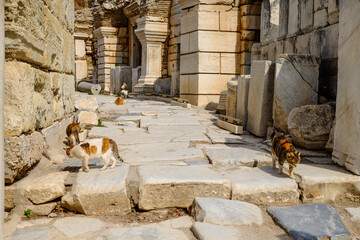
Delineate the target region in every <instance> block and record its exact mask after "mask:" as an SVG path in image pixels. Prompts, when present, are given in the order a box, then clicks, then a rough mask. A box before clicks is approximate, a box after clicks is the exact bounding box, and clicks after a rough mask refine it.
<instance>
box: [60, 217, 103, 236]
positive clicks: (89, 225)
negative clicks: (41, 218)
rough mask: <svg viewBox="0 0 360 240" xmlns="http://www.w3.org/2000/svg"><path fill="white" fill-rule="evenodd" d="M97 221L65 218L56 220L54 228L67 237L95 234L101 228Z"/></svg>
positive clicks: (86, 218) (82, 218) (100, 223)
mask: <svg viewBox="0 0 360 240" xmlns="http://www.w3.org/2000/svg"><path fill="white" fill-rule="evenodd" d="M102 225H103V223H102V222H101V221H100V220H99V219H95V218H89V217H66V218H61V219H58V220H56V222H55V223H54V227H55V228H56V229H57V230H59V231H60V232H62V233H63V234H64V235H65V236H67V237H74V236H76V235H79V234H82V233H88V232H95V231H98V230H100V229H101V228H102Z"/></svg>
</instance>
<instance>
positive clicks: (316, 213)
mask: <svg viewBox="0 0 360 240" xmlns="http://www.w3.org/2000/svg"><path fill="white" fill-rule="evenodd" d="M267 212H268V213H269V214H270V215H271V216H272V217H273V219H274V221H275V222H276V223H277V224H279V225H280V226H281V227H282V228H283V229H285V231H286V232H287V233H288V234H290V235H291V236H293V237H294V238H295V239H319V240H320V239H324V238H329V239H350V238H351V234H350V233H349V231H348V230H347V228H346V226H345V225H344V223H343V221H342V220H341V217H340V215H339V214H338V212H337V211H336V209H335V208H333V207H332V206H330V205H326V204H323V203H312V204H304V205H298V206H292V207H273V206H271V207H268V208H267Z"/></svg>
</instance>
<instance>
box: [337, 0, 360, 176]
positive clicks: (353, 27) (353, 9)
mask: <svg viewBox="0 0 360 240" xmlns="http://www.w3.org/2000/svg"><path fill="white" fill-rule="evenodd" d="M359 11H360V6H359V4H357V1H355V0H350V1H340V21H339V22H340V23H339V51H338V54H339V61H338V69H339V70H338V71H339V72H338V77H339V80H338V88H337V98H336V100H337V101H336V128H335V139H334V152H333V160H334V161H335V162H336V163H338V164H340V165H345V167H346V168H347V169H348V170H350V171H351V172H353V173H355V174H358V175H360V153H359V142H360V134H359V131H360V125H359V124H360V123H359V121H358V116H359V113H360V107H359V106H360V105H359V104H360V101H359V94H357V91H358V89H359V78H358V76H359V74H360V69H359V66H358V65H357V64H356V61H357V59H358V56H359V54H360V52H359V51H360V49H359V48H354V45H356V44H357V42H358V39H359V38H360V28H359V26H360V19H359V18H358V17H356V16H357V15H356V14H357V13H358V12H359Z"/></svg>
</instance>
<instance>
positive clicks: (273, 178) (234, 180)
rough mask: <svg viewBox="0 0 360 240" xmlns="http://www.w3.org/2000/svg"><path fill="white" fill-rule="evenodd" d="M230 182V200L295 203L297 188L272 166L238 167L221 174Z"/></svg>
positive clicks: (258, 202) (297, 199)
mask: <svg viewBox="0 0 360 240" xmlns="http://www.w3.org/2000/svg"><path fill="white" fill-rule="evenodd" d="M222 175H224V176H226V177H228V178H229V179H230V180H231V185H232V199H233V200H240V201H246V202H250V203H254V204H269V203H297V202H298V201H299V192H298V186H297V184H296V182H295V180H293V179H291V178H289V176H288V175H287V174H282V175H280V174H279V172H278V171H277V169H276V170H273V169H272V166H264V167H259V168H249V167H240V168H238V169H236V170H228V171H224V172H222Z"/></svg>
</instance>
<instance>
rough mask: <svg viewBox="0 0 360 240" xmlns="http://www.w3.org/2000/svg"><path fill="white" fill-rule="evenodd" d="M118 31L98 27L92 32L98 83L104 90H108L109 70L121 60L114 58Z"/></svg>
mask: <svg viewBox="0 0 360 240" xmlns="http://www.w3.org/2000/svg"><path fill="white" fill-rule="evenodd" d="M117 33H118V29H117V28H114V27H100V28H98V29H96V30H94V37H95V38H96V40H97V44H98V62H97V67H98V83H99V84H100V85H101V86H102V87H103V88H104V89H105V90H106V91H109V89H110V69H111V68H114V67H115V65H117V64H120V63H122V58H121V57H120V58H118V57H117V56H116V50H117V49H118V44H119V38H118V36H117Z"/></svg>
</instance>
